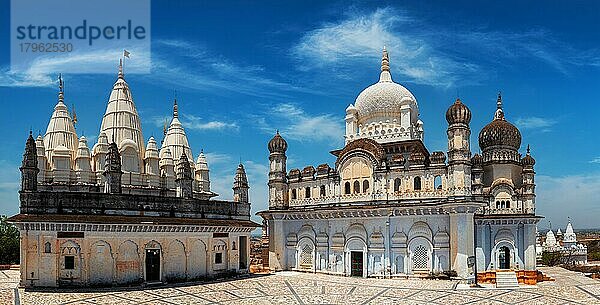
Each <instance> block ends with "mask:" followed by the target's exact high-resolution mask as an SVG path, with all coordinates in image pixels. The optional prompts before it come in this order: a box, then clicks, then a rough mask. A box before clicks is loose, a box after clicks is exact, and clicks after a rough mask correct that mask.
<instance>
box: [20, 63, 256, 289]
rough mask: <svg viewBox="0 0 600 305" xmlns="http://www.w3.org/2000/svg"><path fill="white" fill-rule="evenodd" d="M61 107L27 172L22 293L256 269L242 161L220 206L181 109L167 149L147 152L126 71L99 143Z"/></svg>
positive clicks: (152, 145) (30, 156)
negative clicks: (229, 196) (231, 197)
mask: <svg viewBox="0 0 600 305" xmlns="http://www.w3.org/2000/svg"><path fill="white" fill-rule="evenodd" d="M59 83H60V92H59V98H58V99H59V100H58V104H57V105H56V107H55V108H54V113H53V114H52V117H51V119H50V123H49V124H48V129H47V132H46V134H45V135H44V136H43V137H42V136H41V135H40V136H38V138H37V140H34V138H33V136H32V135H31V134H30V135H29V138H28V139H27V143H26V146H25V153H24V155H23V164H22V166H21V174H22V176H21V177H22V179H21V191H20V201H21V204H20V214H18V215H15V216H13V217H11V218H10V219H9V221H11V222H13V223H15V224H16V225H17V226H18V228H19V230H20V235H21V286H24V287H34V286H36V287H40V286H42V287H57V286H94V285H98V286H117V285H132V284H140V283H155V282H177V281H186V280H197V279H203V278H209V277H214V276H219V275H223V274H230V273H245V272H247V271H248V268H249V253H250V243H249V238H250V232H251V231H252V230H253V229H254V228H256V227H257V226H258V225H257V224H256V223H254V222H252V221H250V203H249V201H248V188H249V186H248V182H247V179H246V173H245V170H244V168H243V166H242V165H241V164H240V165H239V167H238V169H237V172H236V179H235V181H234V185H233V192H234V194H235V198H236V199H235V200H233V201H221V200H213V199H211V198H212V197H214V196H217V194H215V193H213V192H212V191H211V190H210V180H209V169H208V164H207V162H206V158H205V156H204V154H203V153H200V155H199V157H198V159H197V161H196V162H194V160H193V159H192V156H193V155H192V151H191V148H190V145H189V143H188V140H187V136H186V135H185V131H184V128H183V126H182V124H181V122H180V121H179V119H178V114H179V110H178V106H177V102H176V101H175V103H174V107H173V108H174V109H173V118H172V121H171V123H170V125H169V127H168V128H165V137H164V139H163V141H162V147H161V148H160V150H159V148H158V146H157V143H156V140H154V138H153V137H150V139H149V140H148V143H147V145H146V146H145V147H144V143H143V139H144V138H143V136H142V129H141V124H140V118H139V116H138V114H137V110H136V108H135V104H134V103H133V97H132V93H131V90H130V89H129V85H128V84H127V83H126V82H125V78H124V75H123V71H122V67H121V66H120V68H119V75H118V79H117V81H116V83H115V85H114V87H113V89H112V91H111V93H110V97H109V101H108V105H107V109H106V113H105V115H104V117H103V119H102V124H101V131H100V135H99V137H98V143H96V145H94V148H93V149H92V151H91V152H90V150H89V148H88V145H87V140H86V139H85V137H83V136H82V137H80V138H78V136H77V133H76V130H75V122H76V116H75V115H74V114H73V115H71V114H70V113H69V112H68V109H67V106H66V105H65V103H64V93H63V82H62V79H60V80H59Z"/></svg>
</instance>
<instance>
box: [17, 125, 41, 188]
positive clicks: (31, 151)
mask: <svg viewBox="0 0 600 305" xmlns="http://www.w3.org/2000/svg"><path fill="white" fill-rule="evenodd" d="M19 169H20V170H21V191H22V192H35V191H37V179H38V178H37V175H38V173H39V171H40V169H39V168H38V159H37V148H36V144H35V140H34V139H33V135H32V133H31V131H29V137H28V138H27V142H26V143H25V152H24V153H23V163H21V168H19Z"/></svg>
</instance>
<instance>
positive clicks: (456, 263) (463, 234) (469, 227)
mask: <svg viewBox="0 0 600 305" xmlns="http://www.w3.org/2000/svg"><path fill="white" fill-rule="evenodd" d="M473 223H474V222H473V213H472V212H467V211H455V212H454V213H451V214H450V262H451V264H452V269H453V270H455V271H456V272H457V273H458V276H460V277H462V278H466V277H468V276H469V271H470V270H469V269H470V268H468V267H467V257H469V256H471V255H473V245H474V238H473V237H474V236H473V234H474V232H473V231H474V227H473Z"/></svg>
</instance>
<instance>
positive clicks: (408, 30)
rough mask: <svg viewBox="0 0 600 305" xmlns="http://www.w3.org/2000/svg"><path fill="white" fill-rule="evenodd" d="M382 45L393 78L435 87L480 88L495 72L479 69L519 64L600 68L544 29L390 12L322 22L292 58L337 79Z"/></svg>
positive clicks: (593, 57)
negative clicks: (445, 21) (441, 21)
mask: <svg viewBox="0 0 600 305" xmlns="http://www.w3.org/2000/svg"><path fill="white" fill-rule="evenodd" d="M457 22H460V21H457ZM455 28H465V29H466V30H455ZM457 42H460V43H457ZM383 46H387V49H388V51H389V52H390V62H391V68H392V74H394V75H396V76H398V75H399V76H400V77H397V78H398V79H403V80H406V81H408V82H414V83H420V84H427V85H436V86H451V85H453V84H456V83H457V82H458V81H460V83H461V85H464V84H469V83H479V82H481V81H483V80H485V79H486V78H487V77H489V76H490V75H489V74H490V73H494V69H483V68H482V67H487V66H489V65H490V64H494V65H503V66H508V65H514V64H515V62H516V61H517V60H521V59H533V60H538V61H541V62H543V63H545V64H547V65H549V66H550V67H552V68H554V69H556V70H558V71H559V72H561V73H563V74H567V75H568V74H569V72H570V70H571V68H573V67H576V66H596V67H600V49H590V50H580V49H576V48H574V47H572V46H570V45H568V44H566V43H564V42H563V41H561V40H560V39H559V38H557V36H556V35H554V34H553V33H550V32H548V31H546V30H543V29H532V30H529V31H525V32H501V31H493V30H489V29H487V28H485V27H479V28H473V25H470V24H465V25H464V26H456V27H453V28H452V29H450V28H448V27H440V26H436V25H434V24H432V23H431V22H427V21H425V20H420V19H418V18H415V17H413V16H411V15H410V14H409V13H408V12H406V11H402V10H398V9H394V8H390V7H386V8H378V9H376V10H374V11H362V12H351V13H348V14H347V15H346V17H345V18H343V19H341V20H339V21H337V22H333V23H324V24H322V25H321V26H320V27H318V28H316V29H313V30H312V31H309V32H307V33H306V34H305V35H304V36H303V37H302V38H301V39H300V40H299V42H298V43H297V44H296V45H295V46H294V47H293V48H292V54H294V55H295V56H296V57H297V58H298V59H299V63H300V64H299V67H300V69H301V70H312V69H320V68H324V69H328V70H331V69H333V70H334V71H336V72H338V71H342V73H339V72H338V73H335V75H336V76H337V77H346V74H350V75H351V74H352V73H353V72H355V71H356V67H357V65H364V64H366V63H368V64H369V65H373V64H375V63H376V61H377V60H379V59H380V54H381V48H382V47H383ZM491 54H493V55H491ZM465 55H468V57H465ZM343 72H345V73H343Z"/></svg>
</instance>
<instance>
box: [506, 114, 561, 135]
mask: <svg viewBox="0 0 600 305" xmlns="http://www.w3.org/2000/svg"><path fill="white" fill-rule="evenodd" d="M515 124H517V126H518V127H519V128H521V129H538V130H541V131H544V132H546V131H549V130H550V127H552V126H553V125H554V124H556V120H554V119H548V118H541V117H535V116H532V117H526V118H518V119H517V120H516V121H515Z"/></svg>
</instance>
